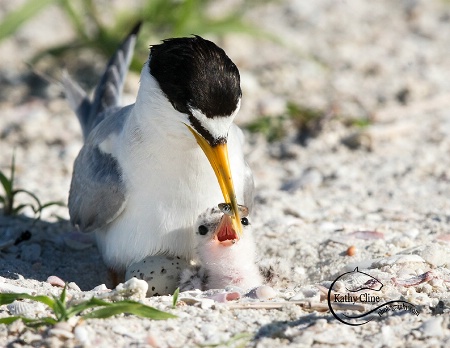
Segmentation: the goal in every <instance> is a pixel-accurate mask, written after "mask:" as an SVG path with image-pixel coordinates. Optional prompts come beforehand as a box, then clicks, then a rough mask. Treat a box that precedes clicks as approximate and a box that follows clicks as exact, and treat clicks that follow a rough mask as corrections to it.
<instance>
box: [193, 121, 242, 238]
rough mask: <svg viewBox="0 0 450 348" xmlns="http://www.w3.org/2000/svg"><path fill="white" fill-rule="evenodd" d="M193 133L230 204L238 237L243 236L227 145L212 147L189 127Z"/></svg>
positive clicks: (226, 200)
mask: <svg viewBox="0 0 450 348" xmlns="http://www.w3.org/2000/svg"><path fill="white" fill-rule="evenodd" d="M187 127H188V128H189V130H190V131H191V133H192V134H193V135H194V137H195V140H197V143H198V145H199V146H200V147H201V149H202V150H203V152H204V153H205V155H206V157H207V158H208V161H209V163H210V164H211V167H212V168H213V169H214V173H215V174H216V177H217V181H218V182H219V186H220V189H221V190H222V194H223V198H224V199H225V203H230V204H231V208H232V209H233V216H232V219H231V220H232V224H233V228H234V230H235V231H236V232H237V234H238V236H242V224H241V218H240V217H239V209H238V204H237V200H236V193H235V191H234V185H233V179H232V177H231V169H230V162H229V161H228V147H227V144H218V145H215V146H211V145H210V144H209V143H208V142H207V141H206V140H205V138H203V137H202V136H201V135H199V134H198V133H197V132H196V131H195V130H193V129H192V128H191V127H190V126H187Z"/></svg>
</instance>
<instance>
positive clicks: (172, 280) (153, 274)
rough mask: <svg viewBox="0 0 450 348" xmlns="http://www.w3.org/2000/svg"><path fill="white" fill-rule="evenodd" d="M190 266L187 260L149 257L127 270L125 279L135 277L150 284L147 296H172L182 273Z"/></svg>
mask: <svg viewBox="0 0 450 348" xmlns="http://www.w3.org/2000/svg"><path fill="white" fill-rule="evenodd" d="M188 266H189V264H188V262H187V261H186V260H183V259H181V258H179V257H170V256H163V255H158V256H149V257H146V258H145V259H143V260H142V261H140V262H137V263H134V264H132V265H131V266H129V267H128V268H127V272H126V275H125V279H126V280H128V279H131V278H133V277H135V278H137V279H142V280H145V281H146V282H147V284H148V291H147V296H158V295H171V294H173V292H174V291H175V289H176V288H177V287H178V279H179V276H180V273H181V271H182V270H183V269H184V268H187V267H188Z"/></svg>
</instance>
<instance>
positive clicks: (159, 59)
mask: <svg viewBox="0 0 450 348" xmlns="http://www.w3.org/2000/svg"><path fill="white" fill-rule="evenodd" d="M149 65H150V66H149V68H150V73H151V74H152V75H153V76H154V77H155V79H156V80H157V81H158V83H159V85H160V87H161V89H162V91H163V92H164V94H165V95H166V96H167V98H168V99H169V101H170V102H171V103H172V105H173V107H174V108H175V109H176V110H178V111H180V112H182V113H186V114H189V115H190V114H191V112H190V110H189V108H194V109H198V110H200V111H201V112H202V113H203V114H204V115H205V116H206V117H208V118H211V117H215V116H229V115H231V114H232V113H233V112H234V111H235V110H236V107H237V105H238V102H239V99H240V97H241V95H242V93H241V88H240V77H239V71H238V69H237V67H236V65H235V64H234V63H233V62H232V61H231V59H230V58H228V56H227V55H226V54H225V52H224V50H222V49H221V48H220V47H218V46H217V45H216V44H214V43H213V42H211V41H208V40H205V39H203V38H201V37H200V36H194V37H189V38H174V39H167V40H164V41H163V43H162V44H159V45H154V46H152V47H151V48H150V64H149Z"/></svg>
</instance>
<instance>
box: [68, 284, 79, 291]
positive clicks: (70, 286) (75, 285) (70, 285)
mask: <svg viewBox="0 0 450 348" xmlns="http://www.w3.org/2000/svg"><path fill="white" fill-rule="evenodd" d="M67 287H68V288H69V289H72V290H76V291H81V289H80V287H79V286H78V285H77V284H76V283H74V282H70V283H69V284H67Z"/></svg>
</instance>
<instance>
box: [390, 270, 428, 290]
mask: <svg viewBox="0 0 450 348" xmlns="http://www.w3.org/2000/svg"><path fill="white" fill-rule="evenodd" d="M433 278H434V274H433V273H432V272H431V271H428V272H425V273H423V274H420V275H418V276H417V277H412V278H409V279H397V278H392V281H393V282H394V284H395V285H400V286H404V287H409V286H414V285H418V284H421V283H425V282H428V281H430V280H431V279H433Z"/></svg>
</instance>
